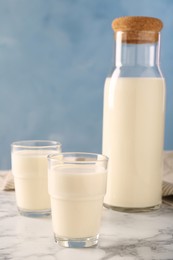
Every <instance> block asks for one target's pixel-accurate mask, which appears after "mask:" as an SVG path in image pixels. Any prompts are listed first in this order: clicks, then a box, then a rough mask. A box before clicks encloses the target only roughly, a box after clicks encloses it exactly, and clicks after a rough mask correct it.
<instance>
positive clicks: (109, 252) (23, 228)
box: [0, 192, 173, 260]
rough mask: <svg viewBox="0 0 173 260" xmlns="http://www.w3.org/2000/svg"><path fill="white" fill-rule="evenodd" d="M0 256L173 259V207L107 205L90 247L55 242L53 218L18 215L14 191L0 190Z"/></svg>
mask: <svg viewBox="0 0 173 260" xmlns="http://www.w3.org/2000/svg"><path fill="white" fill-rule="evenodd" d="M0 204H1V210H0V259H2V260H5V259H9V260H11V259H12V260H23V259H27V260H37V259H42V260H54V259H58V260H73V259H74V260H81V259H82V260H89V259H91V260H107V259H109V260H117V259H126V260H145V259H146V260H155V259H159V260H162V259H166V260H172V259H173V224H172V223H173V208H171V207H168V206H165V205H162V207H161V209H160V210H157V211H153V212H148V213H122V212H115V211H112V210H108V209H104V210H103V218H102V225H101V230H100V233H101V235H100V242H99V245H98V246H97V247H94V248H89V249H66V248H61V247H59V246H58V245H57V244H55V242H54V239H53V235H52V227H51V219H50V218H44V219H33V218H26V217H22V216H19V215H18V212H17V210H16V204H15V196H14V192H1V193H0Z"/></svg>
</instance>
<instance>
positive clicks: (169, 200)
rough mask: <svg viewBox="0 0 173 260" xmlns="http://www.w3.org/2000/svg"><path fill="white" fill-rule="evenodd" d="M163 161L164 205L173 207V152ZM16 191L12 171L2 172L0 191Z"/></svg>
mask: <svg viewBox="0 0 173 260" xmlns="http://www.w3.org/2000/svg"><path fill="white" fill-rule="evenodd" d="M163 159H164V174H163V186H162V197H163V203H166V204H168V205H170V206H173V151H165V152H164V158H163ZM14 189H15V188H14V179H13V175H12V173H11V171H0V190H4V191H12V190H14Z"/></svg>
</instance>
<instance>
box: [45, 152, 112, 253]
mask: <svg viewBox="0 0 173 260" xmlns="http://www.w3.org/2000/svg"><path fill="white" fill-rule="evenodd" d="M107 164H108V158H107V157H106V156H104V155H101V154H92V153H81V152H72V153H61V154H51V155H49V156H48V168H49V171H48V191H49V194H50V199H51V215H52V225H53V232H54V237H55V242H57V243H58V244H59V245H61V246H64V247H77V248H83V247H90V246H94V245H96V244H97V243H98V239H99V227H100V221H101V214H102V206H103V198H104V195H105V192H106V180H107Z"/></svg>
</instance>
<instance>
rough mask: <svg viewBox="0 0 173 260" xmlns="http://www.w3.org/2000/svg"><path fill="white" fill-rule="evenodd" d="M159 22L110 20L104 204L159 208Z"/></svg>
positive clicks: (162, 82)
mask: <svg viewBox="0 0 173 260" xmlns="http://www.w3.org/2000/svg"><path fill="white" fill-rule="evenodd" d="M162 26H163V24H162V22H161V21H160V20H159V19H157V18H152V17H121V18H117V19H115V20H114V21H113V23H112V27H113V30H114V35H115V37H114V38H115V67H114V69H113V73H112V75H111V76H110V77H108V78H106V81H105V89H104V111H103V154H105V155H107V156H108V157H109V166H108V183H107V193H106V196H105V200H104V205H105V206H106V207H108V208H112V209H115V210H121V211H144V210H152V209H156V208H159V206H160V204H161V191H162V153H163V140H164V114H165V80H164V78H163V76H162V73H161V70H160V66H159V53H160V31H161V29H162Z"/></svg>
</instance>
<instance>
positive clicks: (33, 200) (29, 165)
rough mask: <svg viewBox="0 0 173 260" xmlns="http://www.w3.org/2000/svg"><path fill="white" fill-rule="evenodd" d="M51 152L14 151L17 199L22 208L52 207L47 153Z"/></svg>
mask: <svg viewBox="0 0 173 260" xmlns="http://www.w3.org/2000/svg"><path fill="white" fill-rule="evenodd" d="M51 152H52V151H51V150H49V151H41V150H37V151H34V150H33V151H32V150H30V151H17V152H13V153H12V171H13V175H14V182H15V192H16V200H17V205H18V207H19V208H20V209H24V210H29V211H34V210H45V209H50V198H49V195H48V176H47V171H48V166H47V155H48V154H50V153H51Z"/></svg>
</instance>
